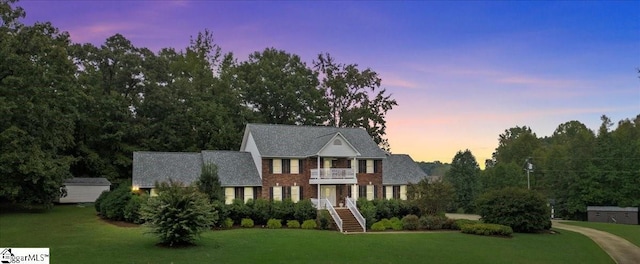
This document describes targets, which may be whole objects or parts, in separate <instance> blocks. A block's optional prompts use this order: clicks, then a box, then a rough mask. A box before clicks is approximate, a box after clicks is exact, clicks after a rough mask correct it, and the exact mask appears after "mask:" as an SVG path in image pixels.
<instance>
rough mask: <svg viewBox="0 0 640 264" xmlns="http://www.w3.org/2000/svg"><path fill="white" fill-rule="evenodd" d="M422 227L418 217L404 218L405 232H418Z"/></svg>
mask: <svg viewBox="0 0 640 264" xmlns="http://www.w3.org/2000/svg"><path fill="white" fill-rule="evenodd" d="M419 226H420V221H419V219H418V216H417V215H412V214H410V215H406V216H405V217H403V218H402V228H403V229H405V230H417V229H418V227H419Z"/></svg>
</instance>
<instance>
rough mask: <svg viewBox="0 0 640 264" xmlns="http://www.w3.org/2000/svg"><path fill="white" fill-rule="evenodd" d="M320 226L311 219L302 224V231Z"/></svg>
mask: <svg viewBox="0 0 640 264" xmlns="http://www.w3.org/2000/svg"><path fill="white" fill-rule="evenodd" d="M317 227H318V225H317V224H316V221H315V220H312V219H309V220H304V222H302V229H316V228H317Z"/></svg>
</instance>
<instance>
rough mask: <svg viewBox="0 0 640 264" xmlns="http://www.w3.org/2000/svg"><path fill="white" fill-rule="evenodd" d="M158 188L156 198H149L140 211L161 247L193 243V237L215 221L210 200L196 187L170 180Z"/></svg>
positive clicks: (215, 217)
mask: <svg viewBox="0 0 640 264" xmlns="http://www.w3.org/2000/svg"><path fill="white" fill-rule="evenodd" d="M157 188H158V190H159V192H158V196H157V197H152V198H150V199H149V200H148V201H147V202H146V203H145V204H144V205H143V206H142V209H141V211H140V212H141V215H142V218H143V219H144V220H145V221H146V224H147V225H148V226H149V227H151V230H152V233H154V234H156V235H158V236H159V237H160V242H161V243H162V244H165V245H168V246H175V245H188V244H192V243H193V242H194V241H195V239H196V236H198V235H199V234H200V233H202V232H203V231H205V230H208V229H209V228H210V227H211V226H212V225H213V223H214V222H215V221H216V220H217V212H215V211H214V210H213V207H211V205H210V204H209V198H208V197H207V196H206V195H205V194H202V193H200V192H198V191H197V190H196V189H195V188H193V187H185V186H184V185H183V184H182V183H179V182H173V181H171V180H170V181H169V183H161V184H159V185H158V186H157Z"/></svg>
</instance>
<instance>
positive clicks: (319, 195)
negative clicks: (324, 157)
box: [316, 155, 320, 209]
mask: <svg viewBox="0 0 640 264" xmlns="http://www.w3.org/2000/svg"><path fill="white" fill-rule="evenodd" d="M316 165H318V180H320V155H318V163H317V164H316ZM318 182H320V181H318ZM318 209H320V183H318Z"/></svg>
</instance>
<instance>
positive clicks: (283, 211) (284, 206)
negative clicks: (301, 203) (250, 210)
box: [271, 198, 296, 220]
mask: <svg viewBox="0 0 640 264" xmlns="http://www.w3.org/2000/svg"><path fill="white" fill-rule="evenodd" d="M295 207H296V204H295V203H294V202H293V201H291V199H288V198H287V199H284V200H282V201H273V202H272V203H271V217H272V218H276V219H287V220H289V219H296V217H295Z"/></svg>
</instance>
